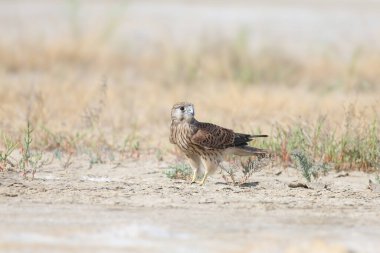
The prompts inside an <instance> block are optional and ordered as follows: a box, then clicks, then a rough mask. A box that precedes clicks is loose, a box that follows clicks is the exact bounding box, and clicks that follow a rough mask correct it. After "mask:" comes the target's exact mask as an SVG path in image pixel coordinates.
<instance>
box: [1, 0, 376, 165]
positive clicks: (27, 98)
mask: <svg viewBox="0 0 380 253" xmlns="http://www.w3.org/2000/svg"><path fill="white" fill-rule="evenodd" d="M379 14H380V3H379V2H378V1H371V0H360V1H359V0H356V1H355V0H333V1H331V0H330V1H327V0H322V1H302V0H277V1H276V0H271V1H259V0H254V1H243V0H241V1H234V2H233V3H232V2H231V1H211V0H210V1H164V0H162V1H78V0H70V1H69V0H68V1H57V0H56V1H43V0H40V1H37V0H36V1H23V0H19V1H0V30H1V31H2V35H1V37H0V117H1V119H2V120H1V122H0V130H1V132H2V133H3V134H6V135H9V136H12V138H16V139H17V138H18V139H20V138H22V137H21V136H22V133H23V131H24V129H25V127H26V125H27V123H26V122H28V121H29V122H31V124H32V126H33V129H34V135H35V136H36V137H35V138H34V142H33V145H34V147H35V148H38V149H43V150H52V149H55V148H57V147H59V148H62V149H64V150H65V151H69V152H77V150H78V149H79V148H81V147H82V148H83V147H93V146H97V147H99V146H101V147H102V148H104V147H106V148H108V149H114V150H125V149H157V150H164V151H167V150H171V149H172V147H171V146H170V145H169V143H168V127H169V125H170V109H171V106H172V104H173V103H175V102H178V101H184V100H185V101H191V102H193V103H194V104H195V107H196V116H197V118H198V120H200V121H209V122H213V123H216V124H220V125H224V126H226V127H228V128H234V129H236V130H238V131H246V132H255V133H257V132H265V133H268V134H270V135H271V136H272V138H271V139H269V141H268V142H266V143H261V144H260V145H262V146H266V147H268V146H269V147H270V148H272V149H274V150H276V151H278V152H279V153H281V152H282V153H281V154H282V158H281V159H282V160H285V161H286V160H287V159H289V158H287V156H288V153H289V152H290V151H291V150H293V149H295V148H299V147H302V148H303V149H305V150H306V152H308V153H312V155H313V156H314V158H315V159H324V160H326V161H327V162H329V161H333V160H334V159H335V162H336V161H337V160H338V159H341V162H342V163H345V162H347V161H343V160H342V159H343V158H342V157H341V156H342V155H344V154H348V153H349V152H348V151H349V150H350V148H352V147H354V146H357V145H361V146H360V147H362V150H359V151H358V152H359V153H356V154H355V158H354V160H353V161H354V163H356V164H359V167H374V160H376V159H378V158H377V155H376V154H377V153H376V152H377V151H378V150H377V149H378V143H377V141H378V135H379V130H378V127H377V126H378V123H377V122H378V119H379V113H380V109H379V108H380V107H379V98H380V97H379V81H380V77H379V70H380V29H379V27H380V15H379ZM369 135H370V137H369V138H367V139H366V138H363V136H369ZM348 136H349V137H350V138H348ZM316 142H318V143H319V142H320V145H317V146H318V147H317V150H315V148H314V149H313V150H312V147H313V146H314V147H315V146H316V145H315V144H316ZM342 142H345V143H343V144H342ZM346 142H347V143H346ZM368 145H372V146H371V147H373V149H374V150H373V154H372V156H371V157H363V156H364V153H365V151H366V149H367V148H368ZM360 152H362V153H360ZM339 156H340V158H339ZM351 158H352V157H351ZM355 159H359V160H360V159H361V160H360V161H359V162H357V160H355ZM371 159H372V160H371ZM368 160H370V162H369V161H368ZM351 164H352V160H351Z"/></svg>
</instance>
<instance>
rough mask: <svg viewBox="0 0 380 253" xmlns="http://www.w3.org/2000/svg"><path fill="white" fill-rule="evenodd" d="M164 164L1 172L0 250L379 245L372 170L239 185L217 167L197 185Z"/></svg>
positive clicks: (288, 173)
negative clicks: (172, 174) (168, 172)
mask: <svg viewBox="0 0 380 253" xmlns="http://www.w3.org/2000/svg"><path fill="white" fill-rule="evenodd" d="M168 164H169V162H157V161H156V160H155V158H154V157H150V156H146V157H143V158H140V159H139V160H128V161H124V162H123V164H122V165H121V166H118V167H115V166H114V165H111V164H110V165H107V164H99V165H94V166H93V167H92V168H91V169H88V166H87V165H86V161H85V160H84V159H81V158H76V159H75V161H74V163H73V164H72V165H71V166H70V167H69V168H67V169H63V168H62V167H61V166H60V165H59V163H57V164H55V163H53V164H51V165H48V166H46V167H44V168H42V169H40V170H39V171H38V172H37V174H36V178H35V179H34V180H28V179H23V178H22V177H21V176H20V174H19V173H18V172H14V171H6V172H1V173H0V178H1V181H0V252H379V249H380V239H379V238H380V192H379V190H378V188H376V187H377V186H376V187H375V188H374V189H373V190H370V189H368V180H369V179H370V178H373V177H374V176H373V175H369V174H364V173H360V172H350V173H349V174H337V173H331V174H329V175H327V176H325V177H322V178H321V179H319V180H318V181H317V182H315V183H312V184H310V185H309V186H310V188H309V189H306V188H291V187H289V184H290V183H292V182H301V178H300V175H299V173H298V172H297V171H296V170H294V169H284V170H282V169H281V170H280V169H269V168H268V169H263V170H261V171H259V172H256V173H255V174H253V176H252V177H251V181H250V182H249V183H247V184H245V185H244V186H232V185H228V184H226V183H225V182H224V180H223V179H222V177H221V175H220V174H218V173H216V174H215V175H213V176H212V177H211V178H210V180H209V181H207V183H206V184H205V186H203V187H200V186H198V185H195V184H193V185H190V184H189V183H187V182H185V181H182V180H171V179H168V178H167V177H166V176H165V174H163V171H164V169H165V168H166V167H167V166H168ZM279 171H281V173H277V172H279Z"/></svg>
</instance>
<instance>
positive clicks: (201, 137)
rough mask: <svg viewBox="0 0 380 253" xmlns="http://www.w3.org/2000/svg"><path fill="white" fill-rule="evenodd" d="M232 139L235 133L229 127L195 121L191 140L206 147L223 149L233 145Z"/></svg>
mask: <svg viewBox="0 0 380 253" xmlns="http://www.w3.org/2000/svg"><path fill="white" fill-rule="evenodd" d="M234 139H235V133H234V132H233V131H232V130H230V129H227V128H223V127H220V126H217V125H214V124H210V123H202V122H197V124H196V131H195V132H194V135H193V136H192V137H191V142H192V143H194V144H195V145H198V146H202V147H204V148H208V149H223V148H227V147H231V146H234Z"/></svg>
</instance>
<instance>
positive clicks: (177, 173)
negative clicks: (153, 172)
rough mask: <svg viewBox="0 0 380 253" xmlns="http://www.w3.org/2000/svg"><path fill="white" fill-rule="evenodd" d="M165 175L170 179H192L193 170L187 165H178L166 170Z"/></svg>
mask: <svg viewBox="0 0 380 253" xmlns="http://www.w3.org/2000/svg"><path fill="white" fill-rule="evenodd" d="M164 174H165V175H166V176H167V177H168V178H170V179H184V180H188V179H190V177H191V175H192V169H191V167H190V166H189V165H187V164H186V163H177V164H175V165H171V166H169V167H168V168H167V169H165V170H164Z"/></svg>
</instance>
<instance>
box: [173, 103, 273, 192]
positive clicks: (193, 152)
mask: <svg viewBox="0 0 380 253" xmlns="http://www.w3.org/2000/svg"><path fill="white" fill-rule="evenodd" d="M171 118H172V123H171V126H170V138H169V139H170V142H171V143H173V144H175V145H177V146H178V147H179V149H180V150H181V151H182V152H183V153H184V154H185V156H186V157H187V158H188V160H189V163H190V166H191V168H192V169H193V177H192V180H191V183H194V182H195V179H196V177H197V175H198V172H199V170H200V168H201V166H203V168H204V169H205V173H204V176H203V179H202V181H201V183H200V185H203V184H204V183H205V181H206V178H207V176H208V175H209V174H211V173H213V172H214V171H215V170H216V169H217V168H218V166H219V164H220V162H222V161H223V159H224V157H225V156H227V155H238V156H252V155H257V154H265V153H266V151H265V150H262V149H258V148H254V147H250V146H248V142H250V141H251V140H253V138H256V137H268V135H250V134H241V133H235V132H234V131H233V130H230V129H227V128H223V127H220V126H217V125H214V124H210V123H204V122H199V121H197V120H196V119H195V118H194V106H193V104H191V103H186V102H181V103H177V104H175V105H174V106H173V108H172V112H171Z"/></svg>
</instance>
